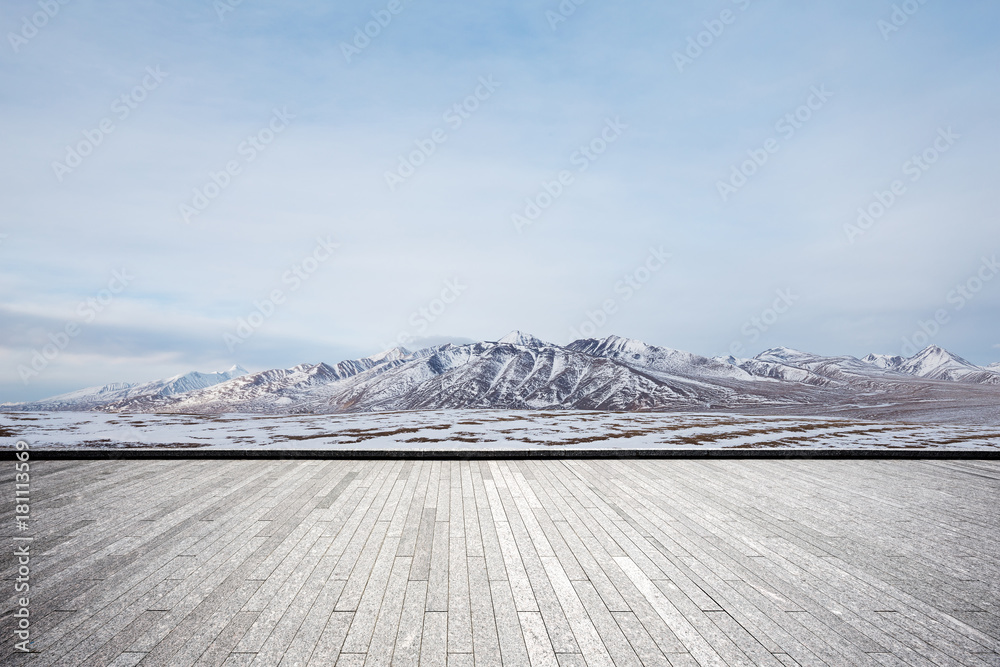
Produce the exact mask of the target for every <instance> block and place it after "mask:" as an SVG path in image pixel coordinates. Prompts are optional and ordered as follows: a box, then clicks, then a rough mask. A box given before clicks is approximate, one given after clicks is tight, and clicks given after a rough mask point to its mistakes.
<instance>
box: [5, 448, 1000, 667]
mask: <svg viewBox="0 0 1000 667" xmlns="http://www.w3.org/2000/svg"><path fill="white" fill-rule="evenodd" d="M13 484H14V480H13V463H7V464H4V466H3V468H2V469H0V489H2V490H3V491H2V496H3V498H4V499H5V503H6V504H5V505H4V516H5V517H6V518H5V519H4V524H5V525H4V530H3V532H4V533H5V534H7V535H8V539H7V541H6V543H7V544H8V545H10V544H11V540H10V538H9V536H10V535H11V534H13V532H14V531H13V518H12V517H13V508H12V507H11V504H10V502H9V500H8V499H9V498H11V497H12V496H13V491H12V490H13ZM31 485H32V486H31V488H32V520H31V522H30V529H29V531H27V532H25V533H20V534H21V535H31V536H33V537H34V542H33V543H32V547H31V550H32V560H31V584H32V590H31V613H32V616H31V620H32V626H31V627H32V634H33V637H34V639H35V644H34V647H35V650H36V651H37V653H35V654H31V655H14V654H13V653H12V651H13V646H12V644H13V642H12V637H13V635H12V628H13V618H12V617H11V615H10V610H11V609H12V606H13V605H12V602H13V599H12V591H13V582H12V581H11V579H12V576H13V575H12V572H13V568H14V561H13V559H12V557H11V551H12V550H11V549H9V548H7V549H5V550H4V553H3V554H2V556H0V566H2V572H3V576H4V579H5V580H4V581H3V582H2V585H3V587H4V588H3V599H4V606H3V614H4V616H3V618H2V622H0V631H2V636H0V662H3V664H12V665H13V664H21V663H25V662H28V663H31V664H33V665H34V664H37V665H43V664H44V665H50V664H51V665H77V664H85V665H115V666H123V667H124V666H128V665H137V664H141V665H190V664H197V665H226V666H234V667H235V666H237V665H279V664H280V665H335V664H336V665H418V664H419V665H460V666H471V665H500V664H504V665H548V666H552V667H570V666H576V665H581V666H582V665H588V666H595V665H677V666H680V665H685V666H687V665H703V666H708V665H774V666H781V665H968V666H978V665H1000V608H998V606H1000V544H998V541H997V537H998V534H1000V530H998V529H1000V518H998V513H997V508H998V506H1000V462H983V461H961V462H959V461H822V460H782V461H772V460H719V461H711V460H670V461H655V460H547V461H539V460H534V461H473V462H468V461H465V462H460V461H389V460H380V461H344V460H331V461H316V460H312V461H211V460H173V461H87V462H74V461H48V462H36V463H33V464H32V481H31Z"/></svg>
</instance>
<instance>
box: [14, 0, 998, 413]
mask: <svg viewBox="0 0 1000 667" xmlns="http://www.w3.org/2000/svg"><path fill="white" fill-rule="evenodd" d="M998 19H1000V5H998V4H997V3H996V2H992V1H988V0H981V1H976V0H970V1H968V2H962V3H944V2H940V1H939V0H924V1H922V2H921V1H920V0H906V1H905V2H896V3H893V2H889V1H883V0H875V1H871V0H866V1H864V2H862V1H860V0H857V1H855V0H844V1H841V2H826V3H793V2H777V1H772V2H768V1H766V0H712V1H701V2H693V1H691V2H687V1H680V2H670V3H663V2H639V1H636V2H628V3H610V2H601V1H600V0H563V1H562V2H561V3H560V2H557V1H556V0H549V1H536V2H520V1H518V0H513V1H509V2H493V1H484V2H478V3H466V2H457V1H451V0H441V1H435V2H420V1H417V0H374V1H361V0H347V1H343V2H337V3H328V2H314V1H309V0H289V1H287V2H281V3H265V2H261V1H260V0H242V1H239V0H190V1H184V0H178V1H175V2H157V1H153V0H144V1H143V0H140V1H131V2H113V1H108V2H90V1H87V0H63V1H62V2H60V1H59V0H34V1H26V0H7V1H6V2H4V3H3V4H2V6H0V26H2V30H0V33H2V34H3V36H4V40H3V41H4V43H3V44H2V45H0V142H2V143H0V147H2V156H3V159H2V161H0V198H2V199H0V372H2V376H0V401H19V400H32V399H37V398H41V397H45V396H50V395H53V394H57V393H61V392H65V391H70V390H73V389H77V388H80V387H85V386H95V385H101V384H105V383H109V382H115V381H130V382H135V381H147V380H152V379H156V378H161V377H167V376H170V375H174V374H177V373H183V372H187V371H190V370H201V371H215V370H224V369H226V368H228V367H230V366H232V365H233V364H241V365H242V366H244V367H245V368H247V369H249V370H251V371H253V370H263V369H267V368H276V367H290V366H293V365H296V364H299V363H306V362H308V363H316V362H319V361H326V362H336V361H340V360H342V359H350V358H358V357H363V356H368V355H371V354H375V353H377V352H379V351H381V350H384V349H386V348H388V347H390V346H393V345H396V344H403V345H404V346H406V347H408V348H410V349H414V348H419V347H422V346H426V345H429V344H435V343H439V342H444V341H470V340H496V339H497V338H499V337H501V336H503V335H505V334H506V333H508V332H509V331H511V330H514V329H519V330H523V331H527V332H530V333H532V334H534V335H536V336H538V337H539V338H542V339H543V340H547V341H551V342H553V343H557V344H565V343H568V342H570V341H571V340H574V339H576V338H582V337H597V338H600V337H604V336H608V335H612V334H616V335H621V336H627V337H630V338H636V339H640V340H642V341H644V342H646V343H649V344H653V345H661V346H666V347H672V348H676V349H681V350H687V351H690V352H694V353H698V354H702V355H706V356H717V355H718V356H725V355H729V354H733V355H735V356H737V357H749V356H753V355H754V354H757V353H759V352H761V351H763V350H765V349H767V348H769V347H774V346H778V345H783V346H787V347H792V348H796V349H800V350H805V351H809V352H813V353H817V354H830V355H839V354H851V355H855V356H863V355H865V354H867V353H869V352H878V353H885V354H905V355H909V354H912V353H913V352H914V351H915V350H919V349H921V348H922V347H924V346H925V345H928V344H934V345H940V346H942V347H945V348H947V349H949V350H951V351H952V352H954V353H956V354H958V355H960V356H962V357H964V358H966V359H968V360H969V361H972V362H973V363H977V364H988V363H993V362H997V361H1000V331H998V329H1000V327H998V325H1000V265H998V264H997V263H996V262H997V256H998V254H1000V233H998V231H997V230H998V226H997V217H996V216H997V213H996V211H997V207H996V196H995V192H996V184H997V174H998V167H997V159H998V158H997V156H998V155H1000V150H998V149H1000V124H998V123H997V122H996V119H997V118H998V117H1000V85H998V83H1000V67H998V64H1000V38H998V35H1000V31H998ZM994 278H997V279H995V280H994Z"/></svg>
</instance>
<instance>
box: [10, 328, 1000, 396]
mask: <svg viewBox="0 0 1000 667" xmlns="http://www.w3.org/2000/svg"><path fill="white" fill-rule="evenodd" d="M996 366H998V367H1000V364H997V365H996ZM227 375H228V376H232V377H228V378H227V377H226V376H227ZM942 382H947V383H954V382H960V383H964V384H966V385H973V384H978V385H1000V372H998V371H997V370H993V369H990V368H980V367H977V366H973V365H972V364H969V362H967V361H965V360H964V359H961V358H960V357H957V356H956V355H952V354H950V353H948V352H947V351H945V350H942V349H941V348H937V347H935V346H931V347H928V348H927V349H925V350H923V351H921V353H919V354H917V355H914V356H913V357H911V358H909V359H904V358H902V357H891V356H888V355H876V354H869V355H867V356H866V357H865V358H864V359H857V358H855V357H852V356H839V357H826V356H821V355H813V354H809V353H806V352H801V351H798V350H793V349H791V348H787V347H775V348H771V349H769V350H765V351H764V352H762V353H760V354H759V355H757V356H756V357H753V358H751V359H737V358H734V357H727V358H719V357H716V358H708V357H702V356H699V355H696V354H692V353H689V352H684V351H681V350H675V349H672V348H667V347H658V346H653V345H647V344H646V343H643V342H642V341H639V340H635V339H630V338H624V337H620V336H614V335H611V336H607V337H605V338H602V339H580V340H576V341H573V342H572V343H569V344H568V345H566V346H560V345H554V344H551V343H546V342H544V341H541V340H540V339H538V338H536V337H535V336H532V335H530V334H527V333H524V332H521V331H513V332H511V333H509V334H507V335H506V336H504V337H503V338H501V339H499V340H498V341H495V342H490V341H485V342H479V343H465V344H453V343H445V344H441V345H437V346H433V347H429V348H423V349H420V350H417V351H415V352H410V351H408V350H406V349H404V348H391V349H389V350H386V351H384V352H381V353H379V354H376V355H372V356H370V357H364V358H361V359H350V360H345V361H341V362H338V363H336V364H332V365H331V364H327V363H304V364H299V365H297V366H293V367H291V368H287V369H271V370H265V371H261V372H258V373H252V374H251V373H247V372H246V371H245V370H244V369H242V368H241V367H239V366H234V367H233V368H231V369H229V371H225V372H222V373H207V374H206V373H187V374H183V375H179V376H174V377H172V378H167V379H166V380H160V381H156V382H153V383H146V384H145V385H133V384H128V383H120V384H114V385H105V386H104V387H101V388H91V389H88V390H81V391H80V392H74V393H73V394H67V395H64V396H62V397H55V398H56V399H59V400H57V401H56V400H53V399H48V400H47V401H42V402H35V403H31V404H5V407H7V408H11V409H16V410H104V411H108V412H130V411H131V412H209V413H218V412H252V413H287V412H323V413H329V412H365V411H375V410H415V409H432V408H500V409H594V410H665V409H692V408H712V407H715V408H721V407H724V406H725V407H728V408H730V409H738V408H742V407H755V406H776V405H832V404H834V403H836V402H838V401H849V402H850V401H855V402H856V401H857V400H859V397H868V396H872V397H877V396H881V395H900V396H902V395H906V394H907V392H912V391H915V390H916V389H914V388H915V387H918V386H919V387H921V389H920V391H925V390H926V391H930V389H927V387H931V386H936V385H933V383H937V384H938V385H940V384H941V383H942ZM921 383H922V384H921ZM935 391H936V390H935ZM949 391H950V390H949ZM894 392H895V393H894ZM865 400H867V399H865ZM872 400H875V399H872Z"/></svg>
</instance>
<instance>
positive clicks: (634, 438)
mask: <svg viewBox="0 0 1000 667" xmlns="http://www.w3.org/2000/svg"><path fill="white" fill-rule="evenodd" d="M22 439H23V440H26V441H27V442H28V443H29V444H30V446H31V448H32V449H35V450H38V449H52V450H71V449H87V450H91V449H122V448H129V449H134V448H142V449H189V448H198V449H213V450H330V451H338V450H341V451H344V450H347V451H359V450H360V451H367V450H370V451H392V450H405V451H412V450H420V451H433V452H452V451H469V450H486V451H492V450H496V451H505V452H509V451H522V450H524V451H528V450H540V449H541V450H546V449H548V450H551V449H553V448H559V449H566V450H588V449H591V450H593V449H600V450H655V449H669V450H705V449H730V448H744V449H827V450H831V449H836V450H854V449H860V450H871V449H876V450H877V449H885V450H899V449H937V450H940V449H944V450H950V451H960V450H962V451H966V450H977V451H988V450H1000V428H993V427H982V426H956V425H931V424H907V423H892V422H870V421H859V420H852V419H831V418H828V417H783V416H759V415H754V416H749V415H738V414H699V413H620V412H586V411H578V410H572V411H509V410H424V411H406V412H382V413H364V414H337V415H313V414H310V415H248V414H218V415H190V414H106V413H99V412H34V413H29V412H23V413H4V414H0V442H2V443H3V445H4V447H5V448H6V447H11V448H13V446H14V443H15V442H16V441H17V440H22Z"/></svg>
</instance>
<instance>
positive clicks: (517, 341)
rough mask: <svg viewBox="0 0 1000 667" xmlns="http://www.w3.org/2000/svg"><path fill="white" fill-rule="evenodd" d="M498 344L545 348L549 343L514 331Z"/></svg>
mask: <svg viewBox="0 0 1000 667" xmlns="http://www.w3.org/2000/svg"><path fill="white" fill-rule="evenodd" d="M497 342H498V343H506V344H507V345H524V346H525V347H547V346H549V343H546V342H545V341H543V340H541V339H539V338H535V337H534V336H532V335H531V334H528V333H524V332H523V331H519V330H517V329H515V330H514V331H511V332H510V333H509V334H507V335H506V336H504V337H503V338H501V339H500V340H498V341H497Z"/></svg>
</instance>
